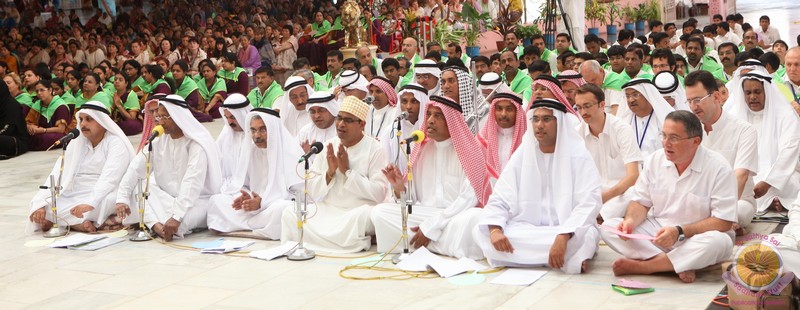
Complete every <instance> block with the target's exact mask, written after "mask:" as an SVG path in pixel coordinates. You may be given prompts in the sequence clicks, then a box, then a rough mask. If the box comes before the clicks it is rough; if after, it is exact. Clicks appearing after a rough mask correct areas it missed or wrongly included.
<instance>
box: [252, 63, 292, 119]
mask: <svg viewBox="0 0 800 310" xmlns="http://www.w3.org/2000/svg"><path fill="white" fill-rule="evenodd" d="M255 76H256V87H255V88H253V89H252V90H251V91H250V93H249V94H247V100H250V104H251V105H253V107H254V108H270V109H271V108H272V105H273V103H274V102H275V99H278V97H280V96H282V95H283V89H282V88H281V86H280V85H279V84H278V82H276V81H275V72H274V71H272V68H270V67H261V68H258V69H257V70H256V73H255Z"/></svg>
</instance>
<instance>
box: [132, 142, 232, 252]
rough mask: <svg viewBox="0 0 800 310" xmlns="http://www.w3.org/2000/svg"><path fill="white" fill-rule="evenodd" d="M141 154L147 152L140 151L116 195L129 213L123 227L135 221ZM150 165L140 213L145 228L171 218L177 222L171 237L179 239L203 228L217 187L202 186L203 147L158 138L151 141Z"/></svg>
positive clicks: (143, 161) (205, 166)
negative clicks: (146, 195) (142, 214)
mask: <svg viewBox="0 0 800 310" xmlns="http://www.w3.org/2000/svg"><path fill="white" fill-rule="evenodd" d="M145 153H147V151H146V150H143V151H142V152H141V153H139V154H137V155H136V157H135V158H134V159H133V162H131V165H130V166H129V167H128V171H127V172H126V173H125V177H123V178H122V182H121V183H120V186H119V190H118V191H117V203H124V204H126V205H128V206H129V207H130V209H131V214H130V216H128V217H127V218H125V221H123V224H133V223H136V222H138V221H139V217H138V212H136V210H137V206H138V204H137V199H136V198H137V197H136V184H137V181H138V180H139V179H144V178H145V164H146V159H145ZM150 161H151V163H152V165H151V166H152V175H151V179H150V197H149V198H148V199H147V205H146V207H145V212H144V223H145V225H147V227H150V228H152V227H153V225H155V224H156V223H162V224H164V223H166V222H167V220H169V219H170V218H173V219H175V220H177V221H179V222H181V224H180V227H178V231H177V232H176V233H175V235H177V236H178V237H181V238H182V237H183V236H184V235H186V234H189V233H191V230H192V229H195V228H198V227H206V212H207V210H208V207H209V199H210V198H211V196H212V195H213V194H215V193H218V192H219V184H216V186H215V185H213V184H208V182H206V174H207V173H208V156H207V155H206V152H205V150H204V149H203V147H202V146H201V145H200V144H199V143H197V142H195V141H194V140H191V139H189V138H187V137H185V136H184V137H181V138H178V139H173V138H171V137H170V136H162V137H160V138H157V139H156V140H154V141H153V152H152V156H151V158H150ZM215 187H216V188H215Z"/></svg>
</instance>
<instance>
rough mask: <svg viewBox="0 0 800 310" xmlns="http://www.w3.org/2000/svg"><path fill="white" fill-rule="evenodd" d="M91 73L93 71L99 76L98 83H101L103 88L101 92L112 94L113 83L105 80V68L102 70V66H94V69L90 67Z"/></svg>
mask: <svg viewBox="0 0 800 310" xmlns="http://www.w3.org/2000/svg"><path fill="white" fill-rule="evenodd" d="M92 73H94V74H95V75H97V77H98V78H100V81H99V82H98V84H99V85H101V88H103V92H105V93H106V94H108V96H109V97H111V96H112V95H114V83H111V82H109V81H108V80H106V70H103V67H100V66H97V67H94V69H92Z"/></svg>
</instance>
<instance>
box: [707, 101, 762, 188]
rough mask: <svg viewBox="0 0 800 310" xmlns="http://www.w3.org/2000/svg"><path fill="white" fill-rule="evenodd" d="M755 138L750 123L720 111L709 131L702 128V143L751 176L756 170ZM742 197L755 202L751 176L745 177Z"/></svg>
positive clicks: (756, 147)
mask: <svg viewBox="0 0 800 310" xmlns="http://www.w3.org/2000/svg"><path fill="white" fill-rule="evenodd" d="M757 139H758V135H757V134H756V130H755V128H753V126H752V125H750V124H748V123H747V122H745V121H743V120H740V119H736V118H731V117H730V116H729V115H727V114H726V113H725V112H722V115H720V117H719V119H718V120H717V122H716V123H714V124H713V125H711V132H708V133H706V131H705V130H703V143H702V145H703V146H705V147H707V148H708V149H709V150H712V151H715V152H717V153H719V154H720V155H722V157H724V158H725V160H726V161H727V162H728V164H730V165H731V167H732V168H733V169H734V170H736V169H745V170H748V171H750V174H751V176H752V175H755V174H756V173H757V172H758V144H757V142H756V141H757ZM742 198H752V199H753V202H755V198H753V178H752V177H748V178H747V182H746V183H745V187H744V190H743V191H742Z"/></svg>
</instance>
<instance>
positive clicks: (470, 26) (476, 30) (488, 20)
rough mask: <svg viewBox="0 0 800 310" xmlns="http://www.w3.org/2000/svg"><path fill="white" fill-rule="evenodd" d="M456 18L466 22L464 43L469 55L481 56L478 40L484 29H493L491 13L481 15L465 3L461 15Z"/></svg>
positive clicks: (458, 14)
mask: <svg viewBox="0 0 800 310" xmlns="http://www.w3.org/2000/svg"><path fill="white" fill-rule="evenodd" d="M456 16H457V17H458V18H460V19H461V21H463V22H464V24H465V26H466V29H465V30H464V41H466V43H467V55H468V56H469V57H475V56H478V55H480V47H479V46H478V45H477V44H478V39H479V38H480V37H481V34H482V33H483V32H482V29H483V28H484V27H485V28H489V29H491V27H492V17H491V16H490V15H489V12H483V13H479V12H478V10H476V9H475V7H473V6H472V5H471V4H470V3H465V4H464V6H463V7H462V9H461V12H460V13H456Z"/></svg>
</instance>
